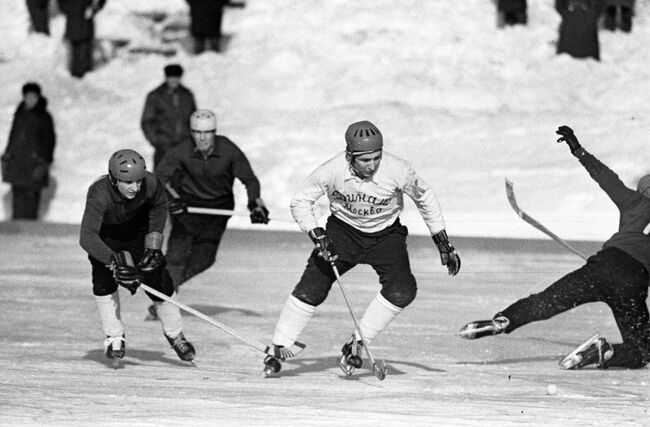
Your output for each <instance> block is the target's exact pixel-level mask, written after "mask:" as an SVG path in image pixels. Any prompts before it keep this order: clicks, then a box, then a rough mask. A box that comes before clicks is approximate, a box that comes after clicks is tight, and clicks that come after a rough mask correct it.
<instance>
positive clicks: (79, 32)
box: [58, 0, 106, 78]
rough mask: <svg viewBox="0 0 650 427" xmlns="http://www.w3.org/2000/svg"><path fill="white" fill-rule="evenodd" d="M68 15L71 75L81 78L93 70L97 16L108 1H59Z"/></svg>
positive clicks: (66, 22) (67, 29)
mask: <svg viewBox="0 0 650 427" xmlns="http://www.w3.org/2000/svg"><path fill="white" fill-rule="evenodd" d="M58 1H59V8H60V9H61V12H63V13H64V14H65V15H66V21H65V37H66V39H67V40H68V41H69V42H70V50H71V61H70V74H71V75H72V76H74V77H78V78H81V77H83V76H84V74H86V73H87V72H88V71H91V70H92V69H93V44H94V42H95V15H96V14H97V12H99V11H100V10H101V8H102V7H104V4H105V3H106V0H58Z"/></svg>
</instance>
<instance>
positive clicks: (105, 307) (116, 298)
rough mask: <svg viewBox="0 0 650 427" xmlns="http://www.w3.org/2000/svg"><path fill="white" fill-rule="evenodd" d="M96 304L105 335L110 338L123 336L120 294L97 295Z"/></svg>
mask: <svg viewBox="0 0 650 427" xmlns="http://www.w3.org/2000/svg"><path fill="white" fill-rule="evenodd" d="M95 303H96V304H97V313H98V314H99V320H100V322H101V323H102V330H103V331H104V334H106V336H108V337H117V336H122V334H124V325H123V324H122V320H121V318H120V294H119V293H118V292H117V291H115V292H113V293H112V294H110V295H103V296H97V295H95Z"/></svg>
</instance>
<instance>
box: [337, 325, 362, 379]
mask: <svg viewBox="0 0 650 427" xmlns="http://www.w3.org/2000/svg"><path fill="white" fill-rule="evenodd" d="M362 351H363V341H357V340H356V338H355V336H354V335H352V338H350V340H349V341H348V342H346V343H345V344H344V345H343V348H341V357H340V358H339V367H340V368H341V370H342V371H343V373H344V374H345V375H348V376H349V375H352V373H353V372H354V370H355V369H357V368H360V367H361V366H362V365H363V360H362V359H361V352H362Z"/></svg>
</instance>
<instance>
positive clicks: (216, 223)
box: [166, 214, 230, 289]
mask: <svg viewBox="0 0 650 427" xmlns="http://www.w3.org/2000/svg"><path fill="white" fill-rule="evenodd" d="M229 219H230V217H228V216H215V215H195V214H185V215H180V216H175V217H172V229H171V232H170V233H169V240H168V242H167V254H166V258H167V263H168V268H169V273H170V275H171V278H172V281H173V283H174V287H175V288H176V289H178V287H179V286H181V285H182V284H183V283H185V282H187V281H188V280H190V279H191V278H192V277H194V276H196V275H197V274H199V273H201V272H203V271H205V270H207V269H208V268H209V267H210V266H211V265H212V264H214V262H215V260H216V258H217V250H218V249H219V244H220V243H221V237H222V236H223V233H224V231H225V230H226V225H227V224H228V220H229Z"/></svg>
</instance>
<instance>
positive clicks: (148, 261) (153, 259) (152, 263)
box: [138, 248, 165, 273]
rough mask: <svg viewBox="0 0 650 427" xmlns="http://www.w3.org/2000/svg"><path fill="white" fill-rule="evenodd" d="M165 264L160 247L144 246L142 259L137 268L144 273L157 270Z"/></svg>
mask: <svg viewBox="0 0 650 427" xmlns="http://www.w3.org/2000/svg"><path fill="white" fill-rule="evenodd" d="M164 264H165V256H164V255H163V253H162V251H161V250H160V249H150V248H146V249H145V250H144V254H142V259H140V262H139V263H138V268H139V269H140V271H142V272H144V273H150V272H152V271H156V270H158V269H159V268H160V267H162V266H163V265H164Z"/></svg>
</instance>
